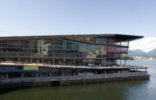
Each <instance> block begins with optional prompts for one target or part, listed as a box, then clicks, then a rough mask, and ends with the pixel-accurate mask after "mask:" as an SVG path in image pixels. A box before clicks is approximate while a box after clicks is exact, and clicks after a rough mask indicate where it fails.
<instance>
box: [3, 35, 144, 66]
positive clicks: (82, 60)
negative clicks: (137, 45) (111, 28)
mask: <svg viewBox="0 0 156 100" xmlns="http://www.w3.org/2000/svg"><path fill="white" fill-rule="evenodd" d="M139 38H142V36H133V35H122V34H90V35H55V36H19V37H0V61H15V62H25V63H48V64H55V65H79V66H82V65H89V64H90V65H91V64H93V65H97V66H111V65H117V60H119V59H121V57H122V55H127V52H128V48H129V41H131V40H135V39H139Z"/></svg>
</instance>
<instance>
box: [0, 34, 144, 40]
mask: <svg viewBox="0 0 156 100" xmlns="http://www.w3.org/2000/svg"><path fill="white" fill-rule="evenodd" d="M92 36H94V37H109V38H115V39H117V40H119V41H131V40H135V39H140V38H143V36H137V35H126V34H72V35H34V36H7V37H0V40H19V39H21V40H23V39H50V38H66V37H92Z"/></svg>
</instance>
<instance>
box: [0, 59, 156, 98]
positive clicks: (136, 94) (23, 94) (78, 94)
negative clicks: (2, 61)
mask: <svg viewBox="0 0 156 100" xmlns="http://www.w3.org/2000/svg"><path fill="white" fill-rule="evenodd" d="M128 64H131V65H148V66H149V67H150V68H149V69H148V72H149V73H150V75H151V78H150V80H137V81H124V82H112V83H103V84H92V85H75V86H64V87H48V88H29V89H21V90H16V91H12V92H8V93H5V94H0V100H156V61H148V60H146V61H143V60H139V61H128Z"/></svg>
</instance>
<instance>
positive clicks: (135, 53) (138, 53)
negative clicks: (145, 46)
mask: <svg viewBox="0 0 156 100" xmlns="http://www.w3.org/2000/svg"><path fill="white" fill-rule="evenodd" d="M128 55H129V56H140V57H156V49H154V50H152V51H150V52H144V51H142V50H130V51H128Z"/></svg>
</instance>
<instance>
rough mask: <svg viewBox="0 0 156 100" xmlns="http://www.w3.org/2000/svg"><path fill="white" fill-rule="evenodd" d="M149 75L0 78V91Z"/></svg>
mask: <svg viewBox="0 0 156 100" xmlns="http://www.w3.org/2000/svg"><path fill="white" fill-rule="evenodd" d="M149 78H150V75H149V74H147V73H146V72H127V73H111V74H99V75H90V76H87V75H83V76H78V75H77V76H58V77H38V78H36V77H31V78H12V79H7V80H6V79H4V80H0V92H1V93H3V92H7V91H11V90H16V89H21V88H30V87H51V86H66V85H76V84H94V83H104V82H111V81H125V80H141V79H149Z"/></svg>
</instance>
